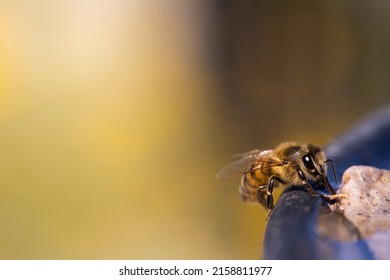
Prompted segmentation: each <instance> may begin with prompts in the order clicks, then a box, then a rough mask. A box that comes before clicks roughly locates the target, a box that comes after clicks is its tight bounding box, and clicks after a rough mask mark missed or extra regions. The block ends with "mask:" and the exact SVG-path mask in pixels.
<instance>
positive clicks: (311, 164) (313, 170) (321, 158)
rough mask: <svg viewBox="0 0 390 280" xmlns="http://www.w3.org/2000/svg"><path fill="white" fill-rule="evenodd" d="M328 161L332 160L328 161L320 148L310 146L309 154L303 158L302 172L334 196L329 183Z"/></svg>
mask: <svg viewBox="0 0 390 280" xmlns="http://www.w3.org/2000/svg"><path fill="white" fill-rule="evenodd" d="M327 161H331V160H327V159H326V157H325V153H324V151H323V150H322V149H321V148H320V147H318V146H316V145H313V144H308V145H307V152H306V153H305V154H304V155H303V156H302V165H303V168H302V169H303V170H304V171H303V170H302V171H303V172H304V174H305V175H306V176H307V177H308V179H311V180H313V181H315V182H316V183H318V184H321V185H324V186H326V187H327V188H328V189H329V191H330V192H331V193H332V194H334V190H333V188H332V186H331V185H330V184H329V181H328V176H327V165H326V163H327ZM332 166H333V162H332ZM333 172H334V168H333ZM335 179H336V176H335Z"/></svg>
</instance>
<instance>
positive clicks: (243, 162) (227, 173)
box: [217, 150, 272, 179]
mask: <svg viewBox="0 0 390 280" xmlns="http://www.w3.org/2000/svg"><path fill="white" fill-rule="evenodd" d="M271 152H272V150H266V151H262V150H253V151H250V152H247V153H244V154H241V155H234V157H235V158H237V157H239V158H238V159H237V160H235V161H233V162H231V163H229V164H228V165H226V166H225V167H224V168H222V170H221V171H219V172H218V173H217V178H218V179H228V178H232V177H236V176H240V175H243V174H245V173H247V172H248V171H249V170H250V168H251V166H252V165H253V164H254V163H255V162H261V161H262V160H261V159H262V158H266V157H267V156H269V155H270V154H271Z"/></svg>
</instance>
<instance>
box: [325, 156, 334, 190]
mask: <svg viewBox="0 0 390 280" xmlns="http://www.w3.org/2000/svg"><path fill="white" fill-rule="evenodd" d="M328 162H330V163H331V165H332V171H333V176H334V181H335V184H337V176H336V171H335V169H334V164H333V160H332V159H331V158H328V159H327V160H325V161H324V163H328Z"/></svg>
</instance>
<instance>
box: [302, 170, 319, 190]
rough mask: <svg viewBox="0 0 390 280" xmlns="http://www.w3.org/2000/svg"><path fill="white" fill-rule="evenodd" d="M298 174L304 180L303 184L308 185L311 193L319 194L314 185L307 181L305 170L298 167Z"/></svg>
mask: <svg viewBox="0 0 390 280" xmlns="http://www.w3.org/2000/svg"><path fill="white" fill-rule="evenodd" d="M298 175H299V177H300V178H301V180H302V184H303V185H304V186H305V187H307V189H308V190H309V192H310V193H311V194H314V195H318V193H317V192H316V191H315V190H314V189H313V186H312V185H310V184H309V182H308V181H307V179H306V177H305V175H303V172H302V170H300V169H298Z"/></svg>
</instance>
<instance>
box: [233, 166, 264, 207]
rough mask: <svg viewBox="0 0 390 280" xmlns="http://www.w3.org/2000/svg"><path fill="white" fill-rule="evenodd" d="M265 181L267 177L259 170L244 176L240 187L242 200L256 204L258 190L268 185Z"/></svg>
mask: <svg viewBox="0 0 390 280" xmlns="http://www.w3.org/2000/svg"><path fill="white" fill-rule="evenodd" d="M265 179H266V178H265V176H264V175H262V174H261V173H260V171H259V170H253V171H252V172H249V173H246V174H244V175H243V176H242V178H241V184H240V187H239V192H240V195H241V198H242V200H244V201H245V202H256V201H257V190H258V188H260V187H262V186H264V185H266V184H268V182H267V180H265Z"/></svg>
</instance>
